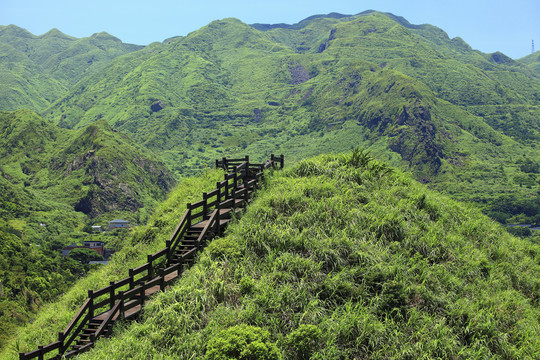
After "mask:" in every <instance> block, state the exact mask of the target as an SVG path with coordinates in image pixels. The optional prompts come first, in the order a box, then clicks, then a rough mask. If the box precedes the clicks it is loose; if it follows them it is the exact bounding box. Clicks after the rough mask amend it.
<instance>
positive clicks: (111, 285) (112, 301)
mask: <svg viewBox="0 0 540 360" xmlns="http://www.w3.org/2000/svg"><path fill="white" fill-rule="evenodd" d="M109 286H110V287H111V290H109V297H110V298H111V308H112V307H113V306H114V290H115V289H114V281H111V282H109Z"/></svg>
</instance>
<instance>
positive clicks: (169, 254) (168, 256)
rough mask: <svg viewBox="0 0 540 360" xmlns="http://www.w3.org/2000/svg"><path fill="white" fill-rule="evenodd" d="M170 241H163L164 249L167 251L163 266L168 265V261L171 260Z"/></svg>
mask: <svg viewBox="0 0 540 360" xmlns="http://www.w3.org/2000/svg"><path fill="white" fill-rule="evenodd" d="M171 246H172V244H171V240H165V248H166V249H167V254H166V255H165V256H166V257H167V261H166V262H165V264H168V263H169V260H170V259H171Z"/></svg>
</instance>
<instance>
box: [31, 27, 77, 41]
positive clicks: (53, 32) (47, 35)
mask: <svg viewBox="0 0 540 360" xmlns="http://www.w3.org/2000/svg"><path fill="white" fill-rule="evenodd" d="M39 38H40V39H51V38H59V39H65V40H75V38H74V37H72V36H69V35H66V34H64V33H63V32H61V31H60V30H58V29H57V28H52V29H51V30H49V31H47V32H46V33H45V34H43V35H41V36H39Z"/></svg>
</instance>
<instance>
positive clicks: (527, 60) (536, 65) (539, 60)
mask: <svg viewBox="0 0 540 360" xmlns="http://www.w3.org/2000/svg"><path fill="white" fill-rule="evenodd" d="M519 61H520V62H522V63H524V64H527V65H528V66H529V67H530V68H531V69H533V70H534V71H536V72H537V73H539V74H540V51H537V52H535V53H534V54H530V55H527V56H525V57H522V58H521V59H519Z"/></svg>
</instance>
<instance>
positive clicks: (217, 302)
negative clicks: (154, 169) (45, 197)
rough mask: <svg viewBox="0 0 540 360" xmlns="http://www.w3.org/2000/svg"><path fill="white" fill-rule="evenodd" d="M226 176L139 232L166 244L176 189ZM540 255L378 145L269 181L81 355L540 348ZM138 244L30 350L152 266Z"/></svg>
mask: <svg viewBox="0 0 540 360" xmlns="http://www.w3.org/2000/svg"><path fill="white" fill-rule="evenodd" d="M212 176H213V175H212V173H209V174H207V175H205V176H204V177H203V178H200V179H195V181H192V182H187V183H186V187H180V188H179V190H178V192H177V193H175V194H176V195H173V197H172V198H171V200H169V202H168V203H167V204H165V205H164V206H163V207H162V208H161V209H160V210H159V211H158V212H157V214H156V217H155V218H154V220H153V221H151V223H150V225H149V226H148V227H147V228H145V229H141V230H140V232H138V233H137V235H136V237H134V238H133V240H131V241H132V242H133V243H136V244H138V245H137V246H138V247H139V248H140V249H141V250H147V248H145V247H148V246H150V248H152V246H154V247H155V248H156V249H157V248H159V244H158V245H148V244H154V243H156V244H157V243H162V242H163V239H159V238H160V236H161V235H165V234H166V233H167V231H171V230H172V228H173V227H174V224H175V221H176V220H177V218H176V217H173V216H170V214H173V213H178V214H180V213H181V211H179V210H178V209H177V206H176V205H175V204H176V203H175V202H176V201H177V200H178V196H177V195H180V194H182V196H187V194H188V193H192V194H195V192H194V191H192V190H201V189H202V188H204V186H205V185H204V184H208V186H209V187H211V184H212V182H211V181H212V180H213V179H212ZM201 187H202V188H201ZM155 234H159V235H158V236H155ZM147 236H150V238H149V239H148V240H146V241H140V240H141V239H143V238H147ZM165 237H166V236H165ZM128 241H129V240H128ZM150 248H148V250H150ZM126 250H127V249H126ZM539 250H540V248H539V246H538V245H536V244H533V243H530V242H528V241H524V240H521V239H519V238H514V237H512V236H511V235H509V234H508V233H507V232H506V231H504V230H503V229H502V227H501V226H500V225H497V224H496V223H494V222H493V221H491V220H489V219H488V218H487V217H485V216H484V215H481V214H480V213H479V212H478V210H475V209H473V208H471V207H470V206H467V205H464V204H462V203H459V202H456V201H454V200H451V199H449V198H448V197H446V196H443V195H440V194H437V193H435V192H433V191H430V190H428V189H427V188H426V187H425V186H424V185H421V184H418V183H417V182H416V181H414V180H412V179H411V178H410V176H408V175H405V174H404V173H402V172H400V171H398V170H395V169H393V168H390V167H388V166H387V165H386V164H384V163H381V162H378V161H375V160H373V159H371V158H370V156H369V155H368V154H366V153H364V152H361V151H354V152H352V153H349V154H346V155H325V156H321V157H318V158H313V159H308V160H303V161H301V162H299V163H298V164H297V165H296V166H294V167H292V168H290V169H288V170H286V171H283V172H280V173H274V174H273V175H272V176H270V177H269V180H268V182H267V184H266V186H265V188H264V189H263V190H261V191H260V193H259V195H258V196H257V197H256V199H255V201H254V202H253V203H252V205H250V206H249V208H248V210H247V212H246V213H245V215H244V216H243V217H242V218H241V219H240V220H239V221H237V222H235V223H234V224H233V225H231V226H230V227H229V229H228V230H227V233H226V234H225V236H224V237H222V238H219V239H216V240H215V241H213V242H212V243H211V244H210V245H209V247H208V248H207V249H205V251H204V252H203V253H202V254H201V256H200V258H199V261H198V262H197V263H196V264H195V265H194V267H193V268H192V269H190V270H189V271H188V272H186V273H185V274H184V276H183V277H182V278H181V279H180V280H179V281H178V282H177V283H176V285H174V286H173V287H172V288H171V289H169V290H168V291H166V292H164V293H161V294H158V295H156V296H155V297H154V298H153V299H152V301H151V302H150V303H149V304H148V305H147V307H146V309H145V311H144V314H143V315H142V318H141V319H140V320H139V321H137V322H134V323H127V324H125V325H119V326H117V327H116V328H115V333H114V336H113V337H112V338H110V339H104V340H101V341H100V342H98V344H97V345H96V347H95V349H94V350H91V351H90V352H89V353H87V354H83V355H82V356H80V357H79V358H81V359H110V358H114V359H128V358H130V359H131V358H137V359H147V358H160V359H169V358H170V359H173V358H174V359H176V358H201V359H202V358H205V359H221V358H225V356H229V357H238V356H240V352H243V355H241V356H244V357H241V358H254V359H262V358H265V359H278V358H285V359H307V358H310V357H311V358H312V359H342V358H370V359H378V358H381V359H382V358H396V359H411V358H426V359H427V358H453V357H458V358H460V357H463V358H479V359H493V358H513V359H525V358H535V357H536V356H537V355H538V353H537V351H538V347H539V346H540V344H539V342H538V341H539V340H538V339H539V338H540V336H539V335H540V333H539V332H540V329H539V328H538V322H537V320H538V316H539V315H540V313H539V307H538V301H539V295H540V283H539V280H538V279H539V276H538V275H540V267H539V265H538V264H539V262H538V260H539V254H540V252H539ZM127 252H129V253H130V254H131V255H127ZM127 252H126V254H122V255H121V257H120V258H119V259H118V260H120V261H118V262H116V263H115V265H113V267H112V268H109V269H105V270H102V271H100V273H99V274H95V275H91V276H89V278H88V279H87V280H84V281H82V282H81V283H80V284H79V285H78V286H77V287H75V288H74V289H73V290H72V291H71V292H70V293H69V294H67V295H66V296H65V297H64V298H63V299H62V300H61V302H60V303H59V304H58V305H55V304H52V305H51V306H49V307H48V308H47V309H46V310H47V311H44V312H42V313H41V314H40V317H39V318H38V319H37V320H36V322H35V324H34V325H30V326H28V327H27V328H25V329H24V331H23V332H22V333H23V334H24V335H23V336H22V337H21V338H20V339H19V342H18V346H19V348H20V349H28V348H32V347H35V345H37V343H39V342H47V341H51V340H54V339H53V337H54V335H50V334H49V332H52V333H53V334H54V333H55V332H56V331H57V330H58V329H59V328H61V327H62V326H63V323H62V322H67V321H69V318H70V314H72V313H73V312H74V311H75V310H76V306H75V305H74V303H76V301H74V299H77V300H79V301H80V300H82V299H83V297H84V293H85V289H84V287H85V286H86V287H88V286H91V287H93V288H98V287H99V286H101V285H104V284H106V281H107V280H108V278H107V277H105V276H103V275H104V274H106V273H107V274H110V273H113V272H114V273H119V274H122V271H120V270H119V265H120V263H121V262H122V261H123V260H122V259H124V256H126V255H127V256H129V258H130V259H136V258H140V260H141V261H144V257H143V256H142V257H141V256H139V255H138V254H137V253H136V252H132V251H131V250H127ZM123 272H125V269H123ZM99 278H104V279H105V280H103V281H101V280H99V281H101V282H102V284H101V283H99V284H98V279H99ZM77 294H78V295H77ZM66 304H69V306H66ZM66 308H67V309H71V310H68V311H65V310H60V309H66ZM59 319H61V320H59ZM36 339H37V340H36ZM36 341H37V342H36ZM242 344H243V345H242ZM6 356H7V354H6ZM250 356H251V357H250ZM8 358H9V357H8Z"/></svg>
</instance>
